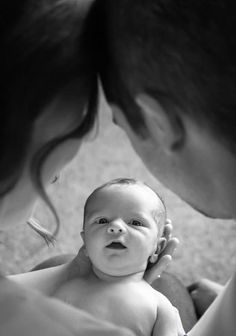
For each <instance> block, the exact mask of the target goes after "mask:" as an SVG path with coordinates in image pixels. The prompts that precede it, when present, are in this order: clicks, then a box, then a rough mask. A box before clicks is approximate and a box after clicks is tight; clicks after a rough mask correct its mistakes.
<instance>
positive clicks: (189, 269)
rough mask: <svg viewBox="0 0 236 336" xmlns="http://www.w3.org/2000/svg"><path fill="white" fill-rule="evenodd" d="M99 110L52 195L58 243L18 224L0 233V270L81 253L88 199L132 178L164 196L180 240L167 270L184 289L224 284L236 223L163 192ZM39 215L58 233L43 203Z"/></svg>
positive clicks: (235, 257)
mask: <svg viewBox="0 0 236 336" xmlns="http://www.w3.org/2000/svg"><path fill="white" fill-rule="evenodd" d="M100 111H101V113H100V116H99V123H98V128H97V129H96V130H94V132H93V134H91V135H90V137H89V138H88V139H87V140H86V141H85V143H84V145H83V146H82V148H81V149H80V151H79V153H78V155H77V157H76V158H75V159H74V160H73V161H72V162H71V163H70V164H69V165H68V166H67V167H66V168H65V169H64V171H63V172H62V173H61V175H60V179H59V181H57V182H56V183H55V184H53V185H51V186H50V188H49V190H48V192H49V194H50V197H51V200H52V201H53V203H54V205H55V207H56V209H57V212H58V214H59V217H60V221H61V228H60V232H59V235H58V236H57V241H56V244H55V245H54V246H50V247H47V245H46V244H45V243H44V241H43V240H42V239H41V238H40V237H39V236H38V235H37V234H36V233H35V232H34V231H33V230H32V229H30V228H29V227H28V226H27V225H26V224H25V226H24V227H23V226H22V225H21V226H20V225H19V226H18V227H16V228H15V231H14V232H13V231H12V230H11V231H9V232H5V233H2V232H1V233H0V242H1V243H0V255H1V260H0V269H1V270H2V271H3V272H5V274H16V273H20V272H25V271H27V270H29V269H30V268H31V267H33V266H34V265H36V264H37V263H39V262H41V261H42V260H44V259H46V258H48V257H50V256H53V255H57V254H60V253H77V251H78V249H79V247H80V246H81V238H80V231H81V227H82V218H83V205H84V202H85V200H86V198H87V197H88V195H89V194H90V193H91V192H92V190H93V189H94V188H96V187H97V186H99V185H100V184H102V183H104V182H106V181H108V180H110V179H113V178H116V177H134V178H137V179H141V180H143V181H145V182H147V183H148V184H150V185H151V186H152V187H153V188H154V189H156V190H157V191H158V192H161V194H162V196H163V197H164V199H165V202H166V205H167V210H168V217H169V218H171V219H172V221H173V225H174V234H175V235H176V236H177V237H178V238H179V239H180V241H181V245H180V247H179V248H178V250H177V251H176V254H175V258H174V261H173V262H172V263H171V265H170V266H169V269H168V270H169V271H171V272H173V273H175V274H176V275H177V276H178V277H179V278H180V279H181V280H182V281H184V283H185V284H189V283H191V282H192V281H194V280H196V279H198V278H201V277H208V278H210V279H212V280H216V281H219V282H220V283H222V284H224V283H225V282H226V281H227V279H228V278H229V276H230V274H231V273H232V269H233V268H235V267H236V244H235V242H236V225H235V222H234V221H222V220H210V219H207V218H205V217H203V216H202V215H200V214H198V213H197V212H196V211H194V210H193V209H191V208H190V207H189V206H188V205H186V204H185V203H184V202H183V201H181V200H180V199H179V198H178V197H177V196H175V195H174V194H173V193H171V192H170V191H169V190H167V189H166V188H164V186H162V185H161V184H160V183H159V182H158V181H156V180H155V179H154V178H153V177H152V176H151V175H150V173H149V172H148V171H147V170H146V168H145V167H144V165H143V163H142V162H141V161H140V159H139V158H138V157H137V155H136V154H135V153H134V151H133V150H132V148H131V146H130V144H129V141H128V139H127V137H126V136H125V134H124V133H123V131H122V130H120V129H119V128H118V127H116V126H115V125H112V123H111V114H110V110H109V108H108V107H107V105H106V104H105V102H104V100H103V99H102V100H101V108H100ZM35 216H36V218H38V219H39V220H40V221H41V223H42V224H43V225H44V226H45V227H47V228H48V229H49V230H53V229H54V227H55V222H54V218H53V216H52V214H51V213H50V211H48V209H47V207H46V206H45V205H44V204H43V203H41V202H39V204H38V207H37V210H36V214H35Z"/></svg>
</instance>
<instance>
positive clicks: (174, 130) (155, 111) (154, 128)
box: [135, 93, 185, 151]
mask: <svg viewBox="0 0 236 336" xmlns="http://www.w3.org/2000/svg"><path fill="white" fill-rule="evenodd" d="M135 101H136V103H137V104H138V105H139V107H140V108H141V110H142V111H143V117H144V119H145V122H146V126H147V128H148V131H149V134H150V137H151V138H152V139H153V141H154V142H155V143H156V144H157V145H158V146H160V145H161V146H162V148H163V149H165V150H166V151H174V150H177V149H179V148H180V147H182V145H183V140H184V135H185V132H184V126H183V123H182V120H181V119H180V118H179V116H178V115H177V114H174V113H171V114H170V113H168V112H166V111H165V110H164V108H163V107H162V106H161V105H160V104H159V103H158V101H157V100H156V99H154V98H152V97H151V96H150V95H148V94H146V93H141V94H139V95H138V96H137V97H136V99H135Z"/></svg>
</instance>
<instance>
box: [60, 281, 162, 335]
mask: <svg viewBox="0 0 236 336" xmlns="http://www.w3.org/2000/svg"><path fill="white" fill-rule="evenodd" d="M153 291H154V290H153V289H151V288H149V286H145V285H144V286H143V285H138V284H109V285H108V284H107V283H105V284H104V283H100V284H96V286H95V285H94V284H91V285H90V284H89V283H83V282H79V283H77V284H76V283H74V284H73V286H68V287H67V288H64V290H63V289H62V291H61V293H59V295H58V298H61V299H62V300H63V301H66V302H68V303H70V304H71V305H73V306H75V307H78V308H80V309H83V310H86V311H87V312H89V313H91V314H92V315H93V316H96V317H98V318H100V319H104V320H107V321H109V322H112V323H115V324H116V325H120V326H123V327H127V328H129V329H131V330H133V331H134V333H135V335H137V336H141V335H145V336H149V335H150V336H151V334H152V329H153V326H154V323H155V321H156V318H157V300H156V297H155V295H154V292H153Z"/></svg>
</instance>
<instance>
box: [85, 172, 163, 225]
mask: <svg viewBox="0 0 236 336" xmlns="http://www.w3.org/2000/svg"><path fill="white" fill-rule="evenodd" d="M129 185H140V186H144V187H146V188H149V189H151V190H152V191H153V192H154V194H156V196H157V197H158V199H159V200H160V202H161V204H162V205H163V210H160V209H158V212H157V215H156V221H158V224H159V223H160V224H161V225H160V226H161V229H163V228H164V224H165V222H166V218H167V212H166V206H165V202H164V200H163V198H162V197H161V196H160V194H159V193H157V192H156V191H155V190H153V189H152V188H151V187H150V186H149V185H148V184H147V183H145V182H142V181H139V180H136V179H133V178H127V177H121V178H116V179H113V180H111V181H109V182H106V183H104V184H102V185H101V186H99V187H98V188H96V189H95V190H94V191H93V192H92V193H91V194H90V195H89V197H88V198H87V200H86V202H85V205H84V221H83V226H84V222H85V215H86V212H87V207H88V204H89V202H90V200H91V199H92V197H93V196H94V195H95V194H96V193H97V192H99V191H100V190H102V189H105V188H109V187H110V186H129Z"/></svg>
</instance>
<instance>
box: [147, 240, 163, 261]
mask: <svg viewBox="0 0 236 336" xmlns="http://www.w3.org/2000/svg"><path fill="white" fill-rule="evenodd" d="M165 247H166V238H164V237H161V238H160V240H159V242H158V245H157V248H156V250H155V252H153V254H152V255H151V256H150V259H149V262H151V263H152V264H154V263H155V262H156V261H157V259H158V256H159V254H160V253H161V252H162V251H163V250H164V248H165Z"/></svg>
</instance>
